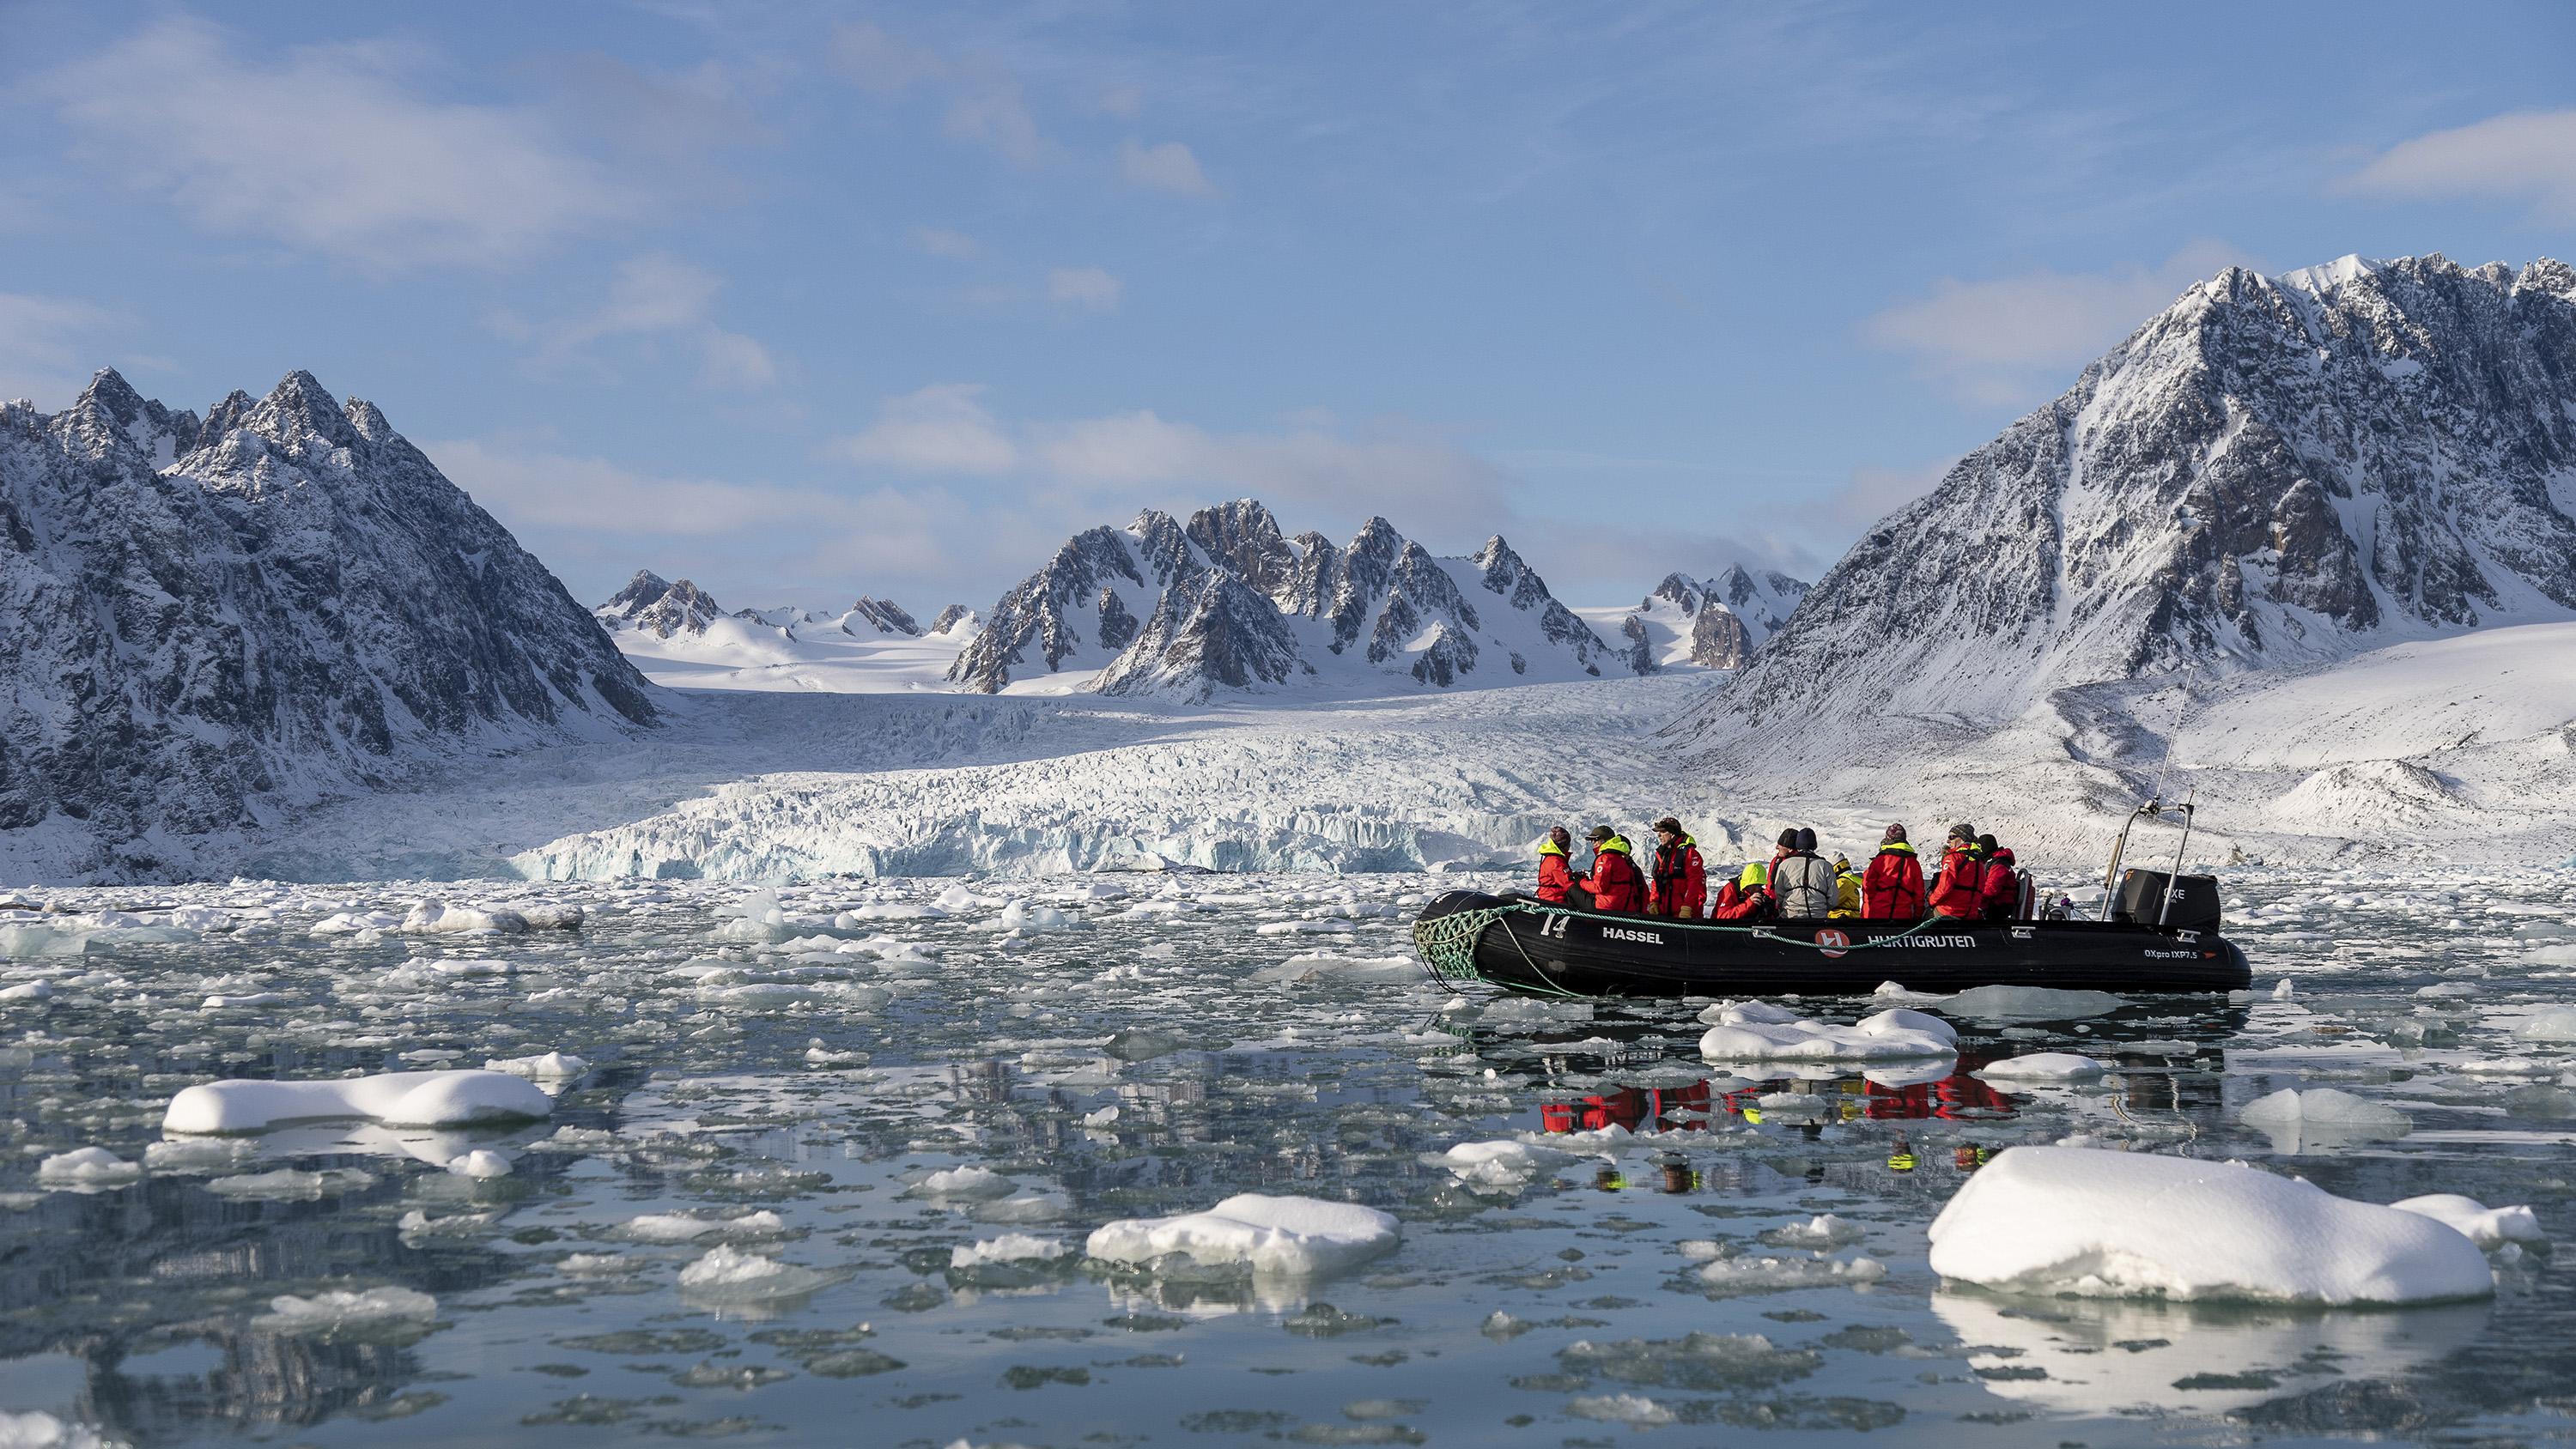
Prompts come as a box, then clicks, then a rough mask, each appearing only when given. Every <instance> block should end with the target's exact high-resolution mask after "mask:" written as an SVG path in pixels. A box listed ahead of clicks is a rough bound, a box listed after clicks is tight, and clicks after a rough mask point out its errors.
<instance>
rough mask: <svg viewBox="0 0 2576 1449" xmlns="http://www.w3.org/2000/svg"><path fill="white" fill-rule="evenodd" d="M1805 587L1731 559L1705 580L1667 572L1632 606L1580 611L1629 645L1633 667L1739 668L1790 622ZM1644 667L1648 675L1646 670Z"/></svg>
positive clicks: (1629, 661)
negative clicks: (1640, 663)
mask: <svg viewBox="0 0 2576 1449" xmlns="http://www.w3.org/2000/svg"><path fill="white" fill-rule="evenodd" d="M1806 593H1807V585H1805V584H1803V583H1800V582H1799V581H1798V580H1796V579H1793V578H1791V577H1789V576H1788V575H1787V574H1784V573H1779V572H1777V571H1774V570H1768V569H1766V570H1763V571H1761V572H1758V573H1757V572H1755V571H1754V570H1751V569H1748V568H1746V567H1745V566H1744V565H1742V564H1729V565H1727V567H1726V570H1725V572H1723V573H1721V574H1719V575H1718V576H1717V577H1716V578H1713V579H1710V580H1708V581H1706V582H1702V581H1701V580H1698V579H1695V578H1692V577H1691V576H1690V575H1689V574H1681V573H1674V574H1666V575H1664V581H1663V582H1662V583H1660V584H1657V585H1656V586H1655V590H1654V592H1653V593H1650V594H1648V595H1646V597H1645V598H1644V599H1643V600H1641V601H1639V602H1638V604H1637V605H1636V606H1635V607H1634V608H1616V607H1612V608H1591V609H1585V608H1578V609H1576V610H1575V611H1574V612H1575V613H1576V614H1578V615H1580V616H1581V617H1582V618H1583V620H1584V622H1586V623H1588V624H1590V625H1592V626H1593V628H1594V629H1595V630H1597V631H1598V632H1599V633H1600V634H1601V635H1602V636H1603V637H1605V638H1612V639H1618V640H1620V641H1622V643H1623V644H1624V646H1625V651H1626V654H1627V658H1626V659H1625V660H1624V661H1623V662H1625V663H1627V664H1628V666H1629V667H1630V668H1632V669H1634V668H1636V664H1637V661H1638V660H1639V659H1640V658H1642V659H1644V660H1645V661H1646V662H1647V664H1648V665H1649V666H1650V667H1652V668H1656V669H1737V668H1741V667H1743V665H1744V664H1745V662H1746V661H1747V660H1750V659H1751V658H1752V657H1753V651H1754V650H1756V649H1759V648H1761V647H1762V645H1763V643H1764V641H1766V640H1768V639H1769V638H1770V637H1771V636H1772V635H1773V634H1776V633H1778V632H1779V630H1780V626H1781V625H1782V624H1784V623H1786V622H1788V619H1789V615H1790V614H1791V613H1792V612H1794V611H1795V610H1796V609H1797V607H1798V601H1799V600H1800V599H1802V598H1804V597H1806ZM1638 672H1640V673H1643V672H1644V671H1643V670H1639V671H1638Z"/></svg>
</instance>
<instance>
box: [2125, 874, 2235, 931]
mask: <svg viewBox="0 0 2576 1449" xmlns="http://www.w3.org/2000/svg"><path fill="white" fill-rule="evenodd" d="M2174 878H2175V877H2174V875H2173V873H2172V872H2171V871H2162V870H2131V871H2125V872H2123V873H2122V874H2121V876H2120V894H2119V897H2118V899H2117V901H2116V902H2115V903H2114V904H2113V905H2112V907H2111V919H2112V920H2114V921H2126V922H2129V923H2132V924H2135V925H2141V926H2153V925H2158V924H2162V925H2165V926H2169V927H2172V928H2173V929H2175V930H2178V931H2208V932H2212V933H2215V932H2216V931H2217V930H2218V927H2219V911H2218V877H2216V876H2214V875H2187V876H2183V877H2182V878H2181V881H2182V883H2181V884H2180V885H2179V886H2177V887H2175V888H2174V897H2173V906H2172V908H2171V909H2170V910H2168V909H2167V908H2166V906H2165V890H2166V886H2167V884H2168V883H2169V882H2171V881H2173V880H2174Z"/></svg>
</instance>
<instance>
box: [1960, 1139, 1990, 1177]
mask: <svg viewBox="0 0 2576 1449" xmlns="http://www.w3.org/2000/svg"><path fill="white" fill-rule="evenodd" d="M1994 1155H1995V1154H1994V1149H1992V1148H1990V1147H1979V1146H1978V1145H1977V1144H1975V1143H1973V1142H1962V1143H1960V1144H1959V1146H1958V1149H1957V1150H1956V1151H1954V1152H1952V1153H1951V1154H1950V1165H1951V1166H1953V1167H1956V1168H1957V1169H1959V1170H1960V1171H1961V1172H1974V1171H1976V1170H1977V1169H1978V1168H1980V1167H1983V1166H1985V1165H1986V1162H1987V1160H1988V1159H1990V1158H1992V1157H1993V1156H1994Z"/></svg>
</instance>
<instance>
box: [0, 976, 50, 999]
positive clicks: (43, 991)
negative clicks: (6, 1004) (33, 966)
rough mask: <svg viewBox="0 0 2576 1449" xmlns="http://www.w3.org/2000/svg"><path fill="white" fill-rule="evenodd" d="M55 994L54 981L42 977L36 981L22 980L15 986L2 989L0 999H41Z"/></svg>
mask: <svg viewBox="0 0 2576 1449" xmlns="http://www.w3.org/2000/svg"><path fill="white" fill-rule="evenodd" d="M53 994H54V983H52V982H50V981H46V980H43V979H41V978H40V979H38V980H35V981H21V982H19V983H18V984H17V985H15V986H11V987H8V988H6V989H0V1001H41V1000H43V999H44V998H46V997H48V996H51V995H53Z"/></svg>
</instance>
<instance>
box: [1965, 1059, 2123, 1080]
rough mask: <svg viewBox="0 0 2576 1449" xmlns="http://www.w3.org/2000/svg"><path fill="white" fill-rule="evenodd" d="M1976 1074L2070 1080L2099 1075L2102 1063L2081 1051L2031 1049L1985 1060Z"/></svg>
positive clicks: (2000, 1078)
mask: <svg viewBox="0 0 2576 1449" xmlns="http://www.w3.org/2000/svg"><path fill="white" fill-rule="evenodd" d="M1977 1075H1978V1076H1980V1077H1985V1078H1987V1079H1989V1080H1997V1081H2007V1082H2071V1081H2076V1080H2078V1079H2081V1078H2084V1077H2098V1076H2100V1075H2102V1064H2101V1063H2100V1062H2097V1061H2095V1060H2093V1059H2092V1058H2091V1057H2088V1056H2085V1055H2084V1054H2083V1053H2081V1052H2032V1053H2030V1054H2029V1055H2027V1056H2018V1057H2006V1058H2004V1059H2003V1060H2002V1061H1999V1062H1988V1063H1987V1064H1986V1066H1985V1069H1984V1070H1982V1071H1980V1072H1978V1073H1977Z"/></svg>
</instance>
